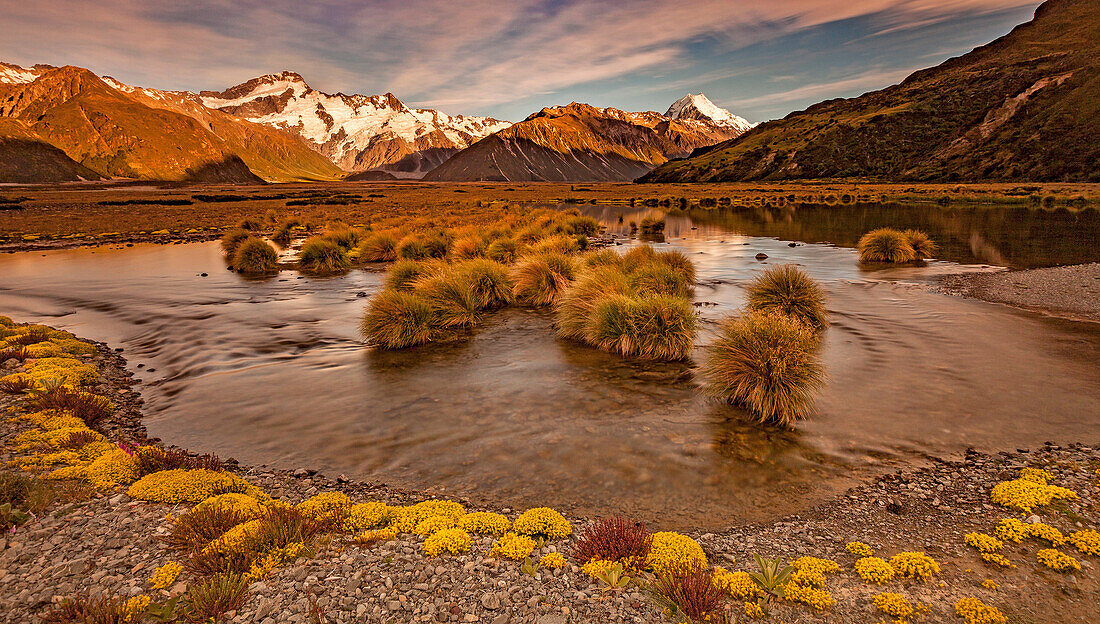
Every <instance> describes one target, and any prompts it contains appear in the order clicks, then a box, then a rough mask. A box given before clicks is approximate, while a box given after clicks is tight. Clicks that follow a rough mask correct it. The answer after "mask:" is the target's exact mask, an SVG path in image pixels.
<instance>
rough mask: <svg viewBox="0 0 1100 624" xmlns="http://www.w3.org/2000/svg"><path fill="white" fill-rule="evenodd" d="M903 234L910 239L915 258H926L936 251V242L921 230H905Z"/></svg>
mask: <svg viewBox="0 0 1100 624" xmlns="http://www.w3.org/2000/svg"><path fill="white" fill-rule="evenodd" d="M902 235H903V236H905V239H906V240H907V241H909V246H910V247H912V248H913V259H914V260H925V259H927V258H931V257H932V254H934V253H936V249H937V246H936V243H935V242H934V241H933V240H932V238H931V237H930V236H928V234H925V233H924V232H922V231H921V230H905V231H904V232H902Z"/></svg>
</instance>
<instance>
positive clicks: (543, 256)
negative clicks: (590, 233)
mask: <svg viewBox="0 0 1100 624" xmlns="http://www.w3.org/2000/svg"><path fill="white" fill-rule="evenodd" d="M574 277H576V263H575V262H574V261H573V258H571V257H569V256H567V255H565V254H560V253H553V252H544V253H533V254H530V255H527V256H524V257H523V258H522V259H520V261H519V262H517V263H516V266H515V267H513V269H512V281H513V283H514V284H515V285H514V286H513V289H512V293H513V295H515V298H516V300H517V301H519V302H521V303H524V304H527V305H533V306H547V305H551V304H553V303H554V302H556V301H557V300H558V299H559V298H561V296H562V294H563V293H564V292H565V290H566V289H567V288H569V284H570V283H572V281H573V278H574Z"/></svg>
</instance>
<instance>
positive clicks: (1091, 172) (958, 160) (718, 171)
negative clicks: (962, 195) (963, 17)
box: [641, 0, 1100, 182]
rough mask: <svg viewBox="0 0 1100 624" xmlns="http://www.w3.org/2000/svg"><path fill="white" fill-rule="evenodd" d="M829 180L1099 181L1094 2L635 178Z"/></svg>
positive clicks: (1068, 3)
mask: <svg viewBox="0 0 1100 624" xmlns="http://www.w3.org/2000/svg"><path fill="white" fill-rule="evenodd" d="M831 177H870V178H878V179H884V180H913V181H921V180H928V181H942V180H948V181H952V180H1034V181H1090V182H1100V3H1098V2H1097V0H1048V1H1047V2H1045V3H1043V4H1042V5H1041V6H1039V8H1038V9H1037V10H1036V12H1035V18H1034V19H1033V20H1032V21H1030V22H1028V23H1026V24H1023V25H1021V26H1018V27H1016V28H1015V29H1014V30H1013V31H1012V32H1011V33H1009V34H1008V35H1006V36H1004V37H1001V38H1000V39H997V40H996V41H994V42H992V43H990V44H988V45H985V46H982V47H980V48H977V49H975V50H973V51H972V52H970V53H968V54H965V55H963V56H960V57H957V58H953V59H950V60H948V61H946V62H944V63H942V64H941V65H939V66H937V67H933V68H931V69H926V70H922V71H919V72H917V73H915V74H913V75H911V76H909V77H908V78H906V79H905V80H904V81H902V83H901V84H898V85H895V86H892V87H887V88H885V89H882V90H880V91H873V92H871V93H867V94H865V95H862V96H860V97H857V98H852V99H842V100H829V101H826V102H822V103H820V104H816V105H814V106H811V107H810V108H808V109H806V110H804V111H799V112H795V113H791V114H789V115H787V116H786V117H784V118H783V119H779V120H775V121H770V122H767V123H765V124H761V125H760V126H758V127H756V128H754V129H753V130H751V131H750V132H747V133H745V134H744V135H741V136H739V137H737V138H734V139H732V140H729V141H726V142H724V143H721V144H718V145H716V146H713V147H708V148H703V149H700V150H699V151H697V152H696V153H695V154H694V155H693V156H692V157H690V158H687V159H684V160H676V161H672V162H668V163H665V164H663V165H662V166H660V167H658V168H656V169H655V170H653V171H652V172H650V173H649V174H647V175H645V176H644V177H642V179H641V181H644V182H685V181H699V182H725V181H739V180H782V179H794V178H831Z"/></svg>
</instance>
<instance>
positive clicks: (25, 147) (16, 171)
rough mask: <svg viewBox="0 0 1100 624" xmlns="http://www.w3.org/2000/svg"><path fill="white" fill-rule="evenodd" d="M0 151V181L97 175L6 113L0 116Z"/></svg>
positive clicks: (67, 179) (70, 179)
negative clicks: (5, 115) (4, 115)
mask: <svg viewBox="0 0 1100 624" xmlns="http://www.w3.org/2000/svg"><path fill="white" fill-rule="evenodd" d="M0 155H2V157H0V182H16V183H45V182H73V181H76V180H98V179H100V177H101V176H100V175H99V174H98V173H96V172H94V171H92V170H91V169H88V168H87V167H85V166H83V165H81V164H80V163H78V162H76V161H75V160H73V159H72V158H69V157H68V156H66V155H65V152H63V151H61V150H59V149H57V148H56V147H54V146H52V145H50V144H49V143H47V142H46V141H45V140H43V139H42V137H40V136H38V133H36V132H35V131H33V130H31V129H30V128H28V127H27V126H26V125H25V124H23V123H22V122H20V121H17V120H15V119H9V118H6V117H0Z"/></svg>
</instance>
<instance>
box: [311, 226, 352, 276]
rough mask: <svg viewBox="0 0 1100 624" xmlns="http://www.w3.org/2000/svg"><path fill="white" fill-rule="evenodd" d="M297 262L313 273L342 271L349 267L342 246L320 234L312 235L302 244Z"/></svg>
mask: <svg viewBox="0 0 1100 624" xmlns="http://www.w3.org/2000/svg"><path fill="white" fill-rule="evenodd" d="M298 263H299V265H300V266H301V268H302V270H303V271H305V272H307V273H313V274H315V275H332V274H334V273H342V272H344V271H346V270H348V269H349V268H350V267H351V261H349V260H348V254H347V252H346V251H345V250H344V248H343V247H341V246H339V245H337V244H336V243H334V242H332V241H331V240H328V239H325V238H322V237H320V236H314V237H313V238H311V239H309V240H307V241H306V242H305V243H303V244H302V251H301V254H300V255H299V257H298Z"/></svg>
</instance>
